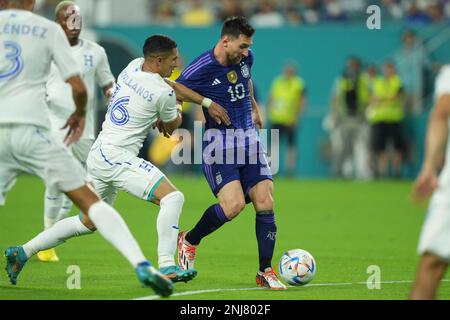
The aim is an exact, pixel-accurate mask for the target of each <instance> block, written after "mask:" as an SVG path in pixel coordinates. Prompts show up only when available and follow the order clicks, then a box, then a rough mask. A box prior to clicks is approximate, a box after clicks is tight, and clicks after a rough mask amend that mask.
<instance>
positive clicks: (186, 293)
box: [133, 279, 450, 300]
mask: <svg viewBox="0 0 450 320" xmlns="http://www.w3.org/2000/svg"><path fill="white" fill-rule="evenodd" d="M442 281H445V282H450V279H442ZM377 283H381V284H395V283H413V281H412V280H397V281H382V282H371V284H377ZM357 284H359V285H366V284H367V282H365V281H364V282H340V283H339V282H338V283H313V284H307V285H306V286H304V287H336V286H352V285H357ZM289 288H293V287H292V286H289ZM254 290H266V289H265V288H262V287H253V288H230V289H209V290H195V291H186V292H179V293H174V294H172V295H171V297H180V296H190V295H198V294H203V293H215V292H233V291H254ZM160 298H161V297H160V296H157V295H153V296H147V297H141V298H135V299H133V300H157V299H160Z"/></svg>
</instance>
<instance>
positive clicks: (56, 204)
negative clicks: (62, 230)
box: [44, 189, 64, 230]
mask: <svg viewBox="0 0 450 320" xmlns="http://www.w3.org/2000/svg"><path fill="white" fill-rule="evenodd" d="M63 195H64V194H62V193H54V194H53V193H50V192H49V191H48V189H46V190H45V200H44V227H45V230H47V229H49V228H51V227H52V226H53V225H54V224H55V223H56V222H57V221H59V220H58V216H59V211H60V210H61V206H62V203H63Z"/></svg>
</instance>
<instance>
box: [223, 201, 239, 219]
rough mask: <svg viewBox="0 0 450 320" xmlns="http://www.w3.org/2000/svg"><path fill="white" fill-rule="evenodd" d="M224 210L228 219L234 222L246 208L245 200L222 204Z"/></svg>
mask: <svg viewBox="0 0 450 320" xmlns="http://www.w3.org/2000/svg"><path fill="white" fill-rule="evenodd" d="M220 205H221V206H222V208H223V211H224V213H225V215H226V216H227V218H228V219H230V220H232V219H234V218H236V217H237V216H238V215H239V213H241V212H242V210H244V208H245V200H244V199H233V200H230V201H227V202H226V203H221V204H220Z"/></svg>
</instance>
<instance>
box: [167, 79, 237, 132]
mask: <svg viewBox="0 0 450 320" xmlns="http://www.w3.org/2000/svg"><path fill="white" fill-rule="evenodd" d="M164 80H165V81H166V83H167V84H168V85H169V86H171V87H172V88H173V90H174V91H175V94H176V95H177V99H178V100H181V101H186V102H193V103H196V104H198V105H201V106H203V107H205V108H207V109H208V113H209V115H210V116H211V117H212V118H213V119H214V120H215V121H216V122H217V123H218V124H221V123H224V124H225V125H226V126H229V125H230V124H231V121H230V117H229V116H228V113H227V111H226V110H225V109H224V108H223V107H222V106H221V105H219V104H217V103H215V102H214V101H212V100H211V99H208V98H205V97H203V96H202V95H200V94H198V93H197V92H195V91H193V90H191V89H189V88H188V87H186V86H185V85H182V84H181V83H178V82H175V81H171V80H169V79H164Z"/></svg>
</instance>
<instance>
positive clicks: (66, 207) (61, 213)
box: [57, 194, 72, 221]
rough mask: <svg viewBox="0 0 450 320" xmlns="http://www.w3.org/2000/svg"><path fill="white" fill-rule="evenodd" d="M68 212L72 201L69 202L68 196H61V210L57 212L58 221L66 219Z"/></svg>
mask: <svg viewBox="0 0 450 320" xmlns="http://www.w3.org/2000/svg"><path fill="white" fill-rule="evenodd" d="M70 210H72V200H70V199H69V197H68V196H66V195H65V194H63V198H62V203H61V209H60V210H59V214H58V218H57V219H58V221H59V220H62V219H65V218H67V217H68V216H69V212H70Z"/></svg>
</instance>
